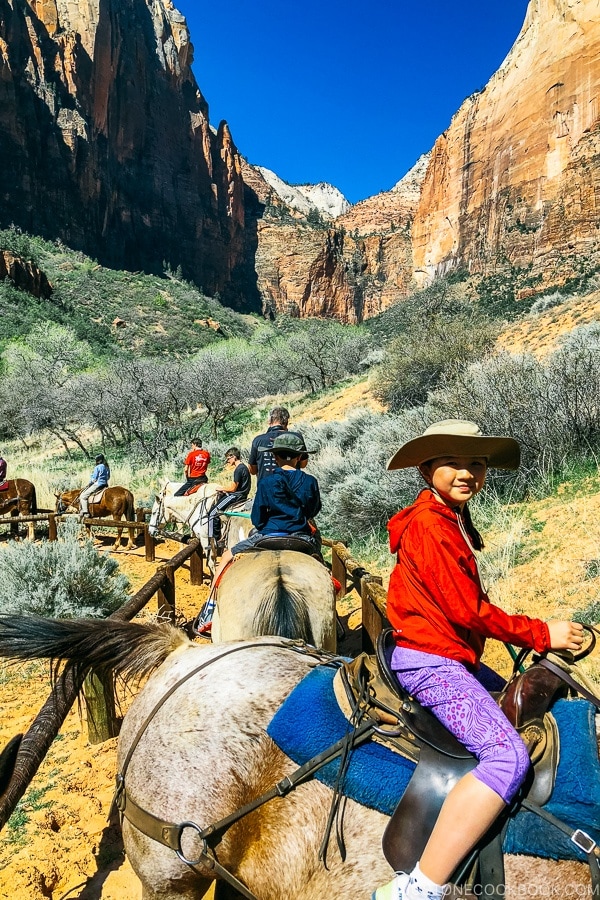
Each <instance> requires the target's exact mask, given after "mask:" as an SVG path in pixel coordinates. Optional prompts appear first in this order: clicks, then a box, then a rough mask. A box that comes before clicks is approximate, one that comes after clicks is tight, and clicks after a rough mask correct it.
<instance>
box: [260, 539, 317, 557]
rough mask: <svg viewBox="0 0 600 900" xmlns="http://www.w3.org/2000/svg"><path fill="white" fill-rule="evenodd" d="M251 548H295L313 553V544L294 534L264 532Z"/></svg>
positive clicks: (302, 551)
mask: <svg viewBox="0 0 600 900" xmlns="http://www.w3.org/2000/svg"><path fill="white" fill-rule="evenodd" d="M251 549H252V550H296V551H297V552H299V553H308V554H309V555H311V556H312V555H314V553H315V547H314V544H312V543H309V542H308V541H306V540H303V539H302V538H301V537H297V536H296V535H294V534H277V535H273V534H266V535H265V536H264V537H262V538H261V539H260V541H258V542H257V543H256V544H254V546H253V547H252V548H251Z"/></svg>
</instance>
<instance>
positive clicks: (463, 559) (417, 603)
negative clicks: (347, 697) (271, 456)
mask: <svg viewBox="0 0 600 900" xmlns="http://www.w3.org/2000/svg"><path fill="white" fill-rule="evenodd" d="M519 456H520V453H519V445H518V443H517V442H516V441H515V440H513V439H512V438H508V437H490V436H484V435H483V434H482V433H481V431H480V429H479V427H478V426H477V425H476V424H475V423H474V422H465V421H462V420H459V419H448V420H445V421H443V422H436V423H435V424H434V425H430V426H429V428H427V429H426V431H425V432H424V433H423V434H422V435H421V436H420V437H418V438H415V439H414V440H412V441H409V442H408V443H406V444H404V446H402V447H401V448H400V450H398V452H397V453H396V454H395V456H393V457H392V459H391V460H390V462H389V464H388V469H403V468H408V467H409V466H417V467H418V469H419V471H420V473H421V475H422V476H423V478H424V479H425V481H426V483H427V488H426V489H424V490H423V491H422V492H421V493H420V494H419V496H418V497H417V499H416V500H415V502H414V503H413V504H412V505H411V506H409V507H407V509H404V510H402V511H401V512H399V513H397V514H396V515H395V516H394V517H393V518H392V519H390V521H389V523H388V530H389V534H390V548H391V551H392V553H396V554H397V563H396V566H395V567H394V571H393V573H392V576H391V579H390V586H389V591H388V603H387V613H388V618H389V620H390V622H391V624H392V625H393V626H394V628H395V629H396V649H395V650H394V654H393V657H392V668H393V669H394V670H395V672H396V675H397V677H398V681H399V682H400V684H401V685H402V686H403V687H404V689H405V690H407V691H408V692H409V693H410V694H411V695H412V696H413V697H415V698H416V699H417V700H418V701H419V702H420V703H421V705H422V706H425V707H428V708H429V709H431V710H432V712H434V713H435V715H436V716H437V718H438V719H439V720H440V721H441V722H442V723H443V724H444V725H445V726H446V728H448V730H449V731H451V732H452V734H454V735H455V737H457V738H458V740H459V741H461V742H462V743H463V744H464V745H465V746H466V747H467V748H468V750H470V751H471V753H473V754H474V756H475V757H476V758H477V760H478V765H477V766H476V768H475V769H473V770H472V771H471V772H469V773H468V774H467V775H465V776H463V778H461V780H460V781H459V782H458V783H457V784H456V785H455V787H454V788H453V789H452V790H451V791H450V793H449V794H448V796H447V798H446V800H445V801H444V804H443V806H442V809H441V811H440V814H439V817H438V820H437V822H436V824H435V826H434V828H433V831H432V833H431V837H430V838H429V841H428V843H427V845H426V847H425V849H424V851H423V855H422V857H421V859H420V860H419V862H418V863H417V865H416V867H415V869H414V870H413V871H412V872H411V873H410V874H406V873H398V874H397V875H396V877H395V878H394V879H393V880H392V881H391V882H389V883H388V884H386V885H384V886H383V887H380V888H378V890H377V891H375V893H374V894H373V900H438V898H441V897H442V896H443V895H444V892H445V886H446V882H447V881H448V879H449V878H450V876H451V875H452V872H453V871H454V870H455V869H456V867H457V866H458V865H459V864H460V862H461V861H462V860H463V858H464V857H465V856H466V855H467V853H468V852H469V851H470V850H471V849H472V848H473V847H474V846H475V844H476V843H477V841H478V840H479V839H480V838H481V837H482V836H483V835H484V834H485V832H486V831H487V830H488V828H489V827H490V825H491V824H492V823H493V822H494V820H495V819H496V818H497V816H498V815H499V814H500V813H501V812H502V810H503V809H504V808H505V806H506V804H507V803H509V802H510V801H511V800H512V798H513V797H514V796H515V794H516V792H517V790H518V789H519V787H520V785H521V784H522V783H523V780H524V779H525V776H526V774H527V770H528V768H529V757H528V755H527V750H526V748H525V745H524V743H523V741H522V740H521V738H520V737H519V735H518V734H517V732H516V731H515V729H514V728H513V726H512V725H511V724H510V722H509V721H508V719H507V718H506V716H505V715H504V713H503V712H502V710H501V709H500V707H498V706H497V705H496V703H495V701H494V700H493V699H492V697H491V696H490V694H489V693H488V691H487V690H485V688H484V687H483V686H482V685H481V684H480V682H479V681H478V679H477V673H478V669H479V661H480V658H481V654H482V653H483V648H484V645H485V639H486V638H487V637H492V638H497V639H498V640H500V641H505V642H509V643H512V644H516V645H517V646H519V647H532V648H533V649H534V650H537V651H538V652H543V651H544V650H548V649H550V648H551V649H554V650H563V649H565V650H577V649H578V648H579V647H580V646H581V644H582V642H583V628H582V626H581V625H580V624H579V623H577V622H558V621H552V622H542V621H541V620H540V619H531V618H529V617H528V616H523V615H516V616H510V615H508V614H507V613H505V612H504V611H503V610H502V609H500V608H499V607H498V606H494V605H493V604H492V603H491V602H490V600H489V599H488V597H487V594H486V593H485V591H484V590H483V588H482V586H481V581H480V578H479V573H478V571H477V563H476V561H475V555H474V550H480V549H481V547H482V546H483V544H482V541H481V537H480V536H479V534H478V532H477V531H476V530H475V528H474V527H473V524H472V522H471V517H470V515H469V512H468V509H467V501H469V500H470V499H471V497H474V496H475V494H477V493H479V491H480V490H481V488H482V487H483V483H484V481H485V476H486V471H487V468H488V466H492V467H495V468H499V469H516V468H517V467H518V465H519Z"/></svg>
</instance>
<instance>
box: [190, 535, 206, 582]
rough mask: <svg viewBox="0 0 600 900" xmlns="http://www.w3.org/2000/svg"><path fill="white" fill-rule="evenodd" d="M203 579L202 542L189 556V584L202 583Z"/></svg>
mask: <svg viewBox="0 0 600 900" xmlns="http://www.w3.org/2000/svg"><path fill="white" fill-rule="evenodd" d="M203 581H204V551H203V549H202V544H201V543H200V542H198V546H197V548H196V550H195V551H194V553H192V555H191V556H190V584H202V582H203Z"/></svg>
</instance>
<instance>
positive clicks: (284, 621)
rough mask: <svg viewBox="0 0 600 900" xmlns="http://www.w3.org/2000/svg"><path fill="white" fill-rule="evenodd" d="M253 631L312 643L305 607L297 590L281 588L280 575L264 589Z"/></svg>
mask: <svg viewBox="0 0 600 900" xmlns="http://www.w3.org/2000/svg"><path fill="white" fill-rule="evenodd" d="M253 628H254V630H255V634H276V635H278V636H279V637H289V638H300V639H301V640H303V641H305V643H307V644H312V645H314V644H315V639H314V635H313V631H312V625H311V622H310V616H309V613H308V605H307V603H306V601H305V599H304V597H302V596H301V594H299V593H298V591H295V590H293V589H292V588H289V587H286V586H285V584H284V582H283V578H282V576H281V572H278V574H276V575H275V576H274V578H273V584H272V587H271V590H268V589H267V590H265V593H264V596H263V598H262V600H261V602H260V604H259V606H258V609H257V610H256V614H255V616H254V621H253Z"/></svg>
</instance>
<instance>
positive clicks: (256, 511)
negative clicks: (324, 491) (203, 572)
mask: <svg viewBox="0 0 600 900" xmlns="http://www.w3.org/2000/svg"><path fill="white" fill-rule="evenodd" d="M269 451H270V452H272V453H273V454H274V456H275V460H276V462H277V468H276V470H275V471H274V472H273V473H272V474H271V475H270V476H269V477H268V478H263V479H261V480H260V481H259V482H258V486H257V489H256V496H255V498H254V502H253V504H252V513H251V519H252V524H253V525H254V528H253V530H252V531H251V532H250V534H249V535H248V537H247V538H246V539H245V540H243V541H240V542H239V544H236V545H235V546H234V547H232V548H231V550H225V552H224V553H223V556H222V557H221V561H220V563H219V566H218V568H217V570H216V571H215V576H214V582H216V581H217V579H218V577H219V575H220V573H221V572H222V570H223V569H224V568H225V566H226V565H227V563H228V562H229V560H230V559H231V558H232V557H233V556H235V554H236V553H243V552H244V551H245V550H252V549H253V548H254V547H256V545H257V544H259V543H260V541H261V539H262V538H263V537H264V536H265V535H272V536H280V535H285V536H288V535H294V537H295V538H298V539H300V540H301V541H303V542H305V543H306V546H307V550H308V551H309V552H314V553H318V552H319V544H318V540H317V538H316V537H315V536H314V533H313V531H314V526H312V524H311V520H312V519H313V518H314V517H315V516H316V515H317V514H318V513H319V512H320V510H321V495H320V492H319V484H318V482H317V479H316V478H315V477H314V475H309V474H308V473H307V472H305V471H304V470H303V468H302V463H303V461H304V460H306V459H307V458H308V454H310V453H315V452H316V451H314V450H307V449H306V445H305V443H304V441H303V439H302V438H300V437H299V436H298V435H297V434H293V433H292V432H287V433H284V434H280V435H278V436H277V437H276V438H275V439H274V441H273V443H272V444H270V445H269V446H266V447H264V449H262V450H261V452H269Z"/></svg>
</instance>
